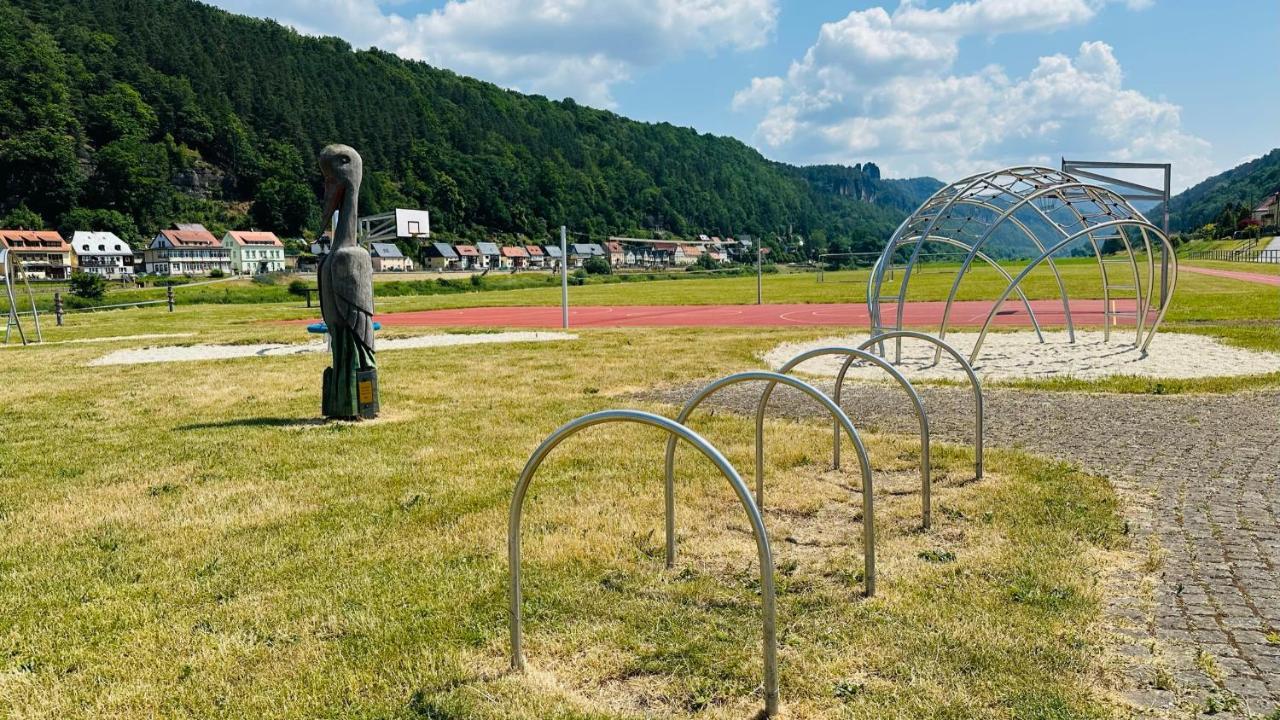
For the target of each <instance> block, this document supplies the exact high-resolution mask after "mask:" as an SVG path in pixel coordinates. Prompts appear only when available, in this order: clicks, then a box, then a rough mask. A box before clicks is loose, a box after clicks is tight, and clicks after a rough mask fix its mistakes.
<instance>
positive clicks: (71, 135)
mask: <svg viewBox="0 0 1280 720" xmlns="http://www.w3.org/2000/svg"><path fill="white" fill-rule="evenodd" d="M82 128H83V129H82ZM331 142H345V143H347V144H350V145H352V146H354V147H356V148H357V149H358V150H359V151H360V152H361V154H362V155H363V156H364V159H365V169H366V173H365V179H366V185H365V188H364V189H363V194H362V201H363V203H364V204H363V206H362V207H363V209H364V210H366V211H368V212H375V211H378V210H388V209H391V208H392V207H396V206H403V205H416V206H422V207H426V208H428V209H430V210H432V211H433V213H434V219H435V221H436V226H437V228H446V229H447V230H448V231H450V232H453V233H458V234H460V235H463V236H477V235H483V234H485V233H493V232H497V233H508V234H523V235H527V236H529V237H531V238H541V237H545V236H546V235H547V234H548V233H550V232H553V231H554V228H556V227H557V226H559V225H561V224H566V225H569V226H571V227H572V228H574V229H575V230H576V231H579V232H586V233H589V234H592V235H596V236H599V235H603V234H605V233H616V232H618V231H620V230H621V229H622V228H636V227H640V228H660V229H665V230H669V231H672V232H675V233H680V234H688V233H696V232H706V233H708V234H715V235H721V236H726V235H738V234H744V233H749V234H752V235H756V236H763V235H767V234H770V233H777V232H780V231H782V230H783V229H785V228H787V227H791V228H794V231H795V232H796V233H797V234H800V235H804V236H814V235H815V233H816V232H817V231H819V230H821V231H825V233H826V236H827V237H828V238H829V242H830V245H831V247H842V248H856V249H864V250H865V249H874V248H876V247H878V246H879V245H880V244H881V243H883V241H884V239H885V237H887V235H888V234H889V233H890V232H891V231H892V229H893V227H894V226H895V225H896V224H897V222H898V221H899V220H900V219H901V217H902V215H903V213H904V212H905V211H906V210H908V209H910V208H912V207H914V205H915V204H916V203H918V202H919V200H921V199H923V197H925V196H927V195H928V194H929V193H931V192H932V191H933V190H934V189H936V188H937V186H938V184H937V182H936V181H932V180H918V181H895V180H884V179H881V178H880V176H879V170H878V169H877V168H876V167H875V165H873V164H871V163H865V164H863V165H855V166H850V167H846V166H835V165H829V166H821V167H817V168H796V167H793V166H789V165H785V164H781V163H774V162H770V161H768V160H766V159H765V158H763V157H761V156H760V154H759V153H757V152H756V151H755V150H753V149H751V148H750V147H748V146H746V145H745V144H743V143H741V142H739V141H737V140H734V139H731V138H723V137H715V136H710V135H702V134H699V133H698V132H696V131H695V130H693V129H691V128H680V127H675V126H673V125H671V124H669V123H657V124H650V123H638V122H634V121H631V120H628V119H626V118H623V117H620V116H618V115H616V114H614V113H611V112H607V111H602V110H596V109H593V108H588V107H584V106H582V105H579V104H577V103H576V102H574V101H573V100H571V99H567V100H564V101H559V102H552V101H548V100H547V99H545V98H542V97H538V96H529V95H522V94H520V93H516V92H512V91H508V90H503V89H501V88H498V87H496V86H494V85H491V84H488V83H484V82H479V81H476V80H473V79H469V78H465V77H460V76H458V75H456V74H454V73H451V72H448V71H444V70H439V69H436V68H432V67H430V66H428V65H425V64H423V63H418V62H412V61H407V60H404V59H401V58H399V57H396V56H395V55H393V54H390V53H387V52H383V51H379V50H369V51H360V52H356V51H353V50H352V48H351V47H350V45H348V44H347V43H345V42H343V41H341V40H337V39H334V38H310V37H303V36H300V35H298V34H297V33H295V32H294V31H292V30H290V29H288V28H285V27H282V26H281V25H279V24H278V23H274V22H270V21H262V20H255V19H250V18H245V17H238V16H235V15H231V14H229V13H226V12H223V11H221V10H218V9H216V8H213V7H211V6H209V5H206V4H203V3H199V2H195V1H194V0H95V1H94V2H92V3H85V2H80V1H79V0H0V210H4V209H8V208H11V207H14V206H16V204H17V203H18V202H20V201H23V200H25V201H26V202H27V204H28V205H29V206H30V207H31V208H32V209H33V210H36V211H38V212H40V213H41V214H42V215H44V216H45V217H48V218H66V217H68V215H67V213H68V212H69V211H71V210H73V209H76V208H78V207H85V208H89V209H103V210H111V211H114V212H117V213H120V214H122V215H125V216H128V217H129V218H130V219H132V221H133V222H134V223H135V225H136V227H137V228H138V229H139V230H141V231H142V232H143V233H150V232H151V231H152V230H154V229H155V228H156V227H159V226H162V225H165V224H168V223H169V222H172V221H174V220H195V219H198V218H199V219H208V220H209V222H210V223H213V224H214V225H217V224H219V223H232V222H240V221H245V220H246V218H245V217H244V215H242V214H241V213H242V212H243V210H242V209H243V208H246V207H247V208H248V209H249V210H248V212H249V218H248V219H251V221H252V222H253V223H254V224H256V225H258V226H260V227H264V228H267V229H272V230H275V231H277V232H282V233H286V234H294V233H297V232H299V231H300V230H305V229H309V228H312V227H314V226H315V225H316V219H317V218H315V211H316V205H317V198H316V191H317V190H318V185H319V178H318V173H317V172H316V169H315V158H316V153H317V152H318V151H319V149H320V148H321V147H323V146H324V145H325V144H328V143H331ZM194 171H199V172H201V173H203V175H202V177H205V176H212V177H215V178H216V187H212V188H209V187H200V188H195V189H192V190H191V193H192V195H190V196H189V195H185V194H183V193H182V192H181V191H179V190H178V189H177V187H176V186H175V185H174V182H173V181H174V178H175V176H177V175H181V176H182V177H184V178H190V177H191V173H192V172H194ZM186 187H190V183H187V185H186ZM219 204H220V206H221V208H222V209H221V210H219V209H217V207H215V205H219ZM70 217H76V216H70Z"/></svg>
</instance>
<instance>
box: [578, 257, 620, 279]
mask: <svg viewBox="0 0 1280 720" xmlns="http://www.w3.org/2000/svg"><path fill="white" fill-rule="evenodd" d="M582 269H583V270H585V271H586V272H587V274H589V275H609V274H611V273H612V272H613V268H612V267H611V266H610V265H609V261H608V260H605V259H604V258H602V257H590V258H587V259H586V261H585V262H583V263H582Z"/></svg>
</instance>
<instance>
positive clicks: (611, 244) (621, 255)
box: [604, 240, 627, 267]
mask: <svg viewBox="0 0 1280 720" xmlns="http://www.w3.org/2000/svg"><path fill="white" fill-rule="evenodd" d="M604 250H605V252H606V253H607V257H608V259H609V264H610V265H611V266H613V267H622V265H623V263H625V262H626V261H627V255H626V253H625V252H623V250H622V243H620V242H618V241H617V240H608V241H606V242H605V244H604Z"/></svg>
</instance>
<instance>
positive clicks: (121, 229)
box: [58, 207, 149, 248]
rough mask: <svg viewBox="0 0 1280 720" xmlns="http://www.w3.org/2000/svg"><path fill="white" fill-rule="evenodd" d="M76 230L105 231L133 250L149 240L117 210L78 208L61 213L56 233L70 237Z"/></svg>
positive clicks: (128, 218) (131, 219)
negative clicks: (113, 234) (127, 244)
mask: <svg viewBox="0 0 1280 720" xmlns="http://www.w3.org/2000/svg"><path fill="white" fill-rule="evenodd" d="M77 230H93V231H106V232H111V233H115V235H116V237H118V238H120V239H121V240H124V241H125V242H127V243H129V244H130V245H131V246H133V247H134V248H139V247H142V245H143V244H144V243H145V242H146V241H147V240H148V239H149V238H144V237H142V234H141V233H139V232H138V226H137V224H136V223H134V221H133V218H131V217H129V216H128V215H125V214H124V213H122V212H119V211H117V210H104V209H101V208H84V207H78V208H73V209H71V210H68V211H67V212H66V213H63V215H62V219H61V220H60V221H59V222H58V231H59V232H60V233H62V235H63V237H71V235H72V234H73V233H75V231H77Z"/></svg>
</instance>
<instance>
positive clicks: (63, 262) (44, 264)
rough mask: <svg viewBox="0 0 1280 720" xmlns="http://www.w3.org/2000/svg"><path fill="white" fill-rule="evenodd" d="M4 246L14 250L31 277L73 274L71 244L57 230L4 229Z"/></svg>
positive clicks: (1, 232)
mask: <svg viewBox="0 0 1280 720" xmlns="http://www.w3.org/2000/svg"><path fill="white" fill-rule="evenodd" d="M0 245H2V246H4V247H6V248H8V249H9V251H10V252H12V253H13V256H14V258H15V259H16V260H17V262H18V264H20V265H21V266H22V270H23V272H24V273H26V275H27V276H28V277H41V278H54V279H60V280H65V279H66V278H69V277H71V246H70V245H68V244H67V241H66V240H63V239H62V236H61V235H59V234H58V233H57V232H56V231H53V230H0Z"/></svg>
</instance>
